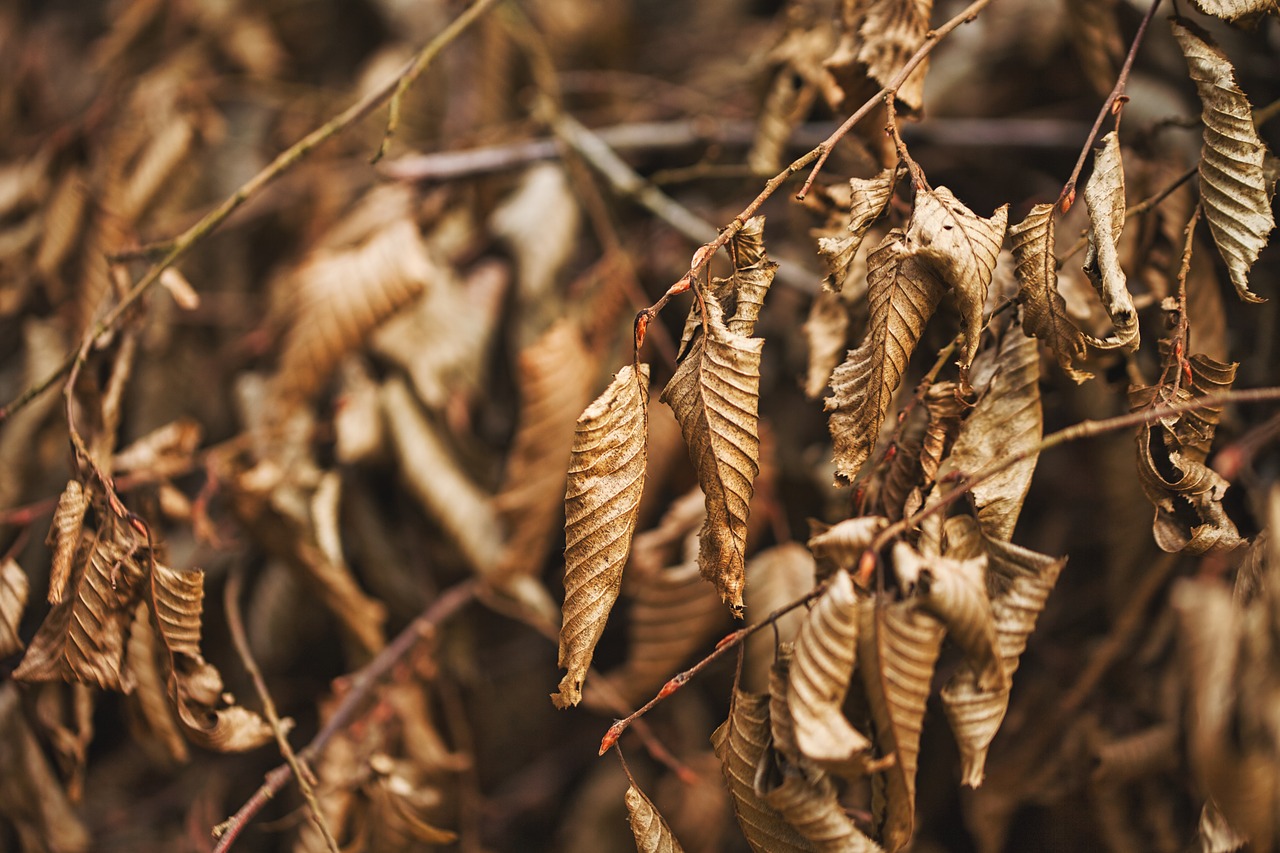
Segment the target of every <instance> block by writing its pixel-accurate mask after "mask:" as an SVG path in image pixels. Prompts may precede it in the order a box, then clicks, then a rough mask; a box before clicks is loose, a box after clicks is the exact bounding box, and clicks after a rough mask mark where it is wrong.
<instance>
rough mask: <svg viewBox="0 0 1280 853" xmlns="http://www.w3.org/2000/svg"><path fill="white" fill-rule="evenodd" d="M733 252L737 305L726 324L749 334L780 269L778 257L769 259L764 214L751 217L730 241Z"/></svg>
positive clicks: (730, 328) (731, 251)
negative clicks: (772, 259) (765, 244)
mask: <svg viewBox="0 0 1280 853" xmlns="http://www.w3.org/2000/svg"><path fill="white" fill-rule="evenodd" d="M729 251H730V253H731V254H732V256H733V277H732V278H731V279H730V282H731V283H732V285H733V297H734V309H733V316H732V317H730V318H729V320H728V322H727V323H725V326H726V327H727V328H728V329H729V333H730V334H733V335H741V336H743V337H744V338H749V337H751V336H752V335H753V334H755V331H756V321H757V320H758V319H759V318H760V310H761V309H762V308H764V298H765V296H766V295H767V294H768V293H769V287H770V286H771V285H772V284H773V277H774V275H775V274H776V273H777V271H778V264H777V262H776V261H771V260H769V257H768V254H767V253H766V252H765V248H764V217H763V216H753V217H751V218H750V219H748V220H747V221H746V222H745V223H744V224H743V226H742V228H741V229H739V230H738V233H737V234H735V235H733V239H732V240H730V241H729Z"/></svg>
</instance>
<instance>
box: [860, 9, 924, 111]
mask: <svg viewBox="0 0 1280 853" xmlns="http://www.w3.org/2000/svg"><path fill="white" fill-rule="evenodd" d="M863 9H865V11H864V12H863V16H864V17H863V18H862V23H861V26H860V27H859V29H858V35H859V36H860V37H861V44H860V45H859V46H858V54H857V55H858V61H859V62H861V63H862V64H863V65H865V66H867V74H868V76H870V77H871V78H872V79H873V80H875V81H876V82H877V83H879V84H880V85H881V86H887V85H888V84H889V81H890V80H892V79H893V77H894V75H896V74H897V73H898V71H899V69H901V68H902V66H903V65H905V64H906V62H907V60H908V59H910V58H911V55H912V54H913V53H915V52H916V50H917V49H919V47H920V45H921V44H922V43H923V42H924V38H925V35H926V34H927V33H928V32H929V16H930V14H931V13H932V12H933V0H869V2H867V3H866V4H863ZM928 68H929V62H928V60H927V59H926V60H925V61H924V62H921V63H920V64H919V65H918V66H916V69H915V70H914V71H912V72H911V75H910V76H909V77H907V79H906V80H905V81H904V82H903V84H902V86H901V87H900V88H899V89H898V93H897V98H898V100H899V101H901V102H902V103H903V104H905V105H906V106H907V107H908V108H910V109H912V110H918V109H920V108H921V106H923V104H924V76H925V72H926V71H927V70H928Z"/></svg>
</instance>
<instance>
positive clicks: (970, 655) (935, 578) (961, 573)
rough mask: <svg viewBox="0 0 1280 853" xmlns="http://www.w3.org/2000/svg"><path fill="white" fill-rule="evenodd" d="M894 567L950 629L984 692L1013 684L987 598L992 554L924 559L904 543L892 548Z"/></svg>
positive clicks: (920, 603)
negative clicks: (988, 572) (988, 565)
mask: <svg viewBox="0 0 1280 853" xmlns="http://www.w3.org/2000/svg"><path fill="white" fill-rule="evenodd" d="M893 568H894V571H895V573H896V574H897V575H898V578H899V580H900V582H901V583H902V584H903V586H904V587H914V588H915V590H916V596H915V600H916V601H917V602H919V605H920V607H922V608H923V609H925V610H927V611H928V612H930V613H932V614H933V615H934V616H937V617H938V618H939V619H941V620H942V621H943V623H945V624H946V626H947V634H948V636H950V637H951V639H953V640H955V642H956V645H958V646H959V647H960V648H961V649H962V650H963V651H964V653H965V655H966V658H967V661H968V663H969V665H970V666H971V667H972V668H973V670H974V672H976V673H977V676H978V682H977V684H978V689H979V690H981V691H983V692H989V691H995V690H1003V689H1006V688H1007V687H1008V686H1009V677H1008V675H1007V674H1006V673H1005V669H1004V661H1003V660H1002V658H1001V655H1000V650H999V648H998V640H997V639H996V625H995V619H994V617H993V615H992V609H991V600H990V599H989V598H988V597H987V583H986V569H987V556H986V554H980V555H978V556H976V557H971V558H969V559H953V558H951V557H923V556H921V555H920V552H918V551H917V550H916V549H915V548H913V547H912V546H910V545H908V544H907V543H905V542H898V543H896V544H895V545H894V546H893Z"/></svg>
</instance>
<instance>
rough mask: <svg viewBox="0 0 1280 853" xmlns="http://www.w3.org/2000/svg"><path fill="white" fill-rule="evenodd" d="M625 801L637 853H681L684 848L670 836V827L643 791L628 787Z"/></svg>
mask: <svg viewBox="0 0 1280 853" xmlns="http://www.w3.org/2000/svg"><path fill="white" fill-rule="evenodd" d="M625 801H626V804H627V819H628V821H630V823H631V834H632V835H634V836H635V837H636V850H637V851H638V853H683V850H684V848H683V847H681V846H680V842H679V841H677V840H676V838H675V836H674V835H672V834H671V827H669V826H667V822H666V821H665V820H663V819H662V815H660V814H658V810H657V809H656V808H654V805H653V803H651V802H650V801H649V798H648V797H646V796H645V795H644V792H643V791H641V790H640V789H639V788H637V787H636V786H635V785H634V784H633V785H630V786H628V787H627V793H626V795H625Z"/></svg>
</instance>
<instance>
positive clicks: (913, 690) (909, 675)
mask: <svg viewBox="0 0 1280 853" xmlns="http://www.w3.org/2000/svg"><path fill="white" fill-rule="evenodd" d="M944 633H945V631H944V629H943V627H942V623H940V622H939V621H938V620H937V619H935V618H934V617H932V616H930V615H929V614H927V613H924V612H923V611H920V610H917V609H915V607H914V605H912V604H911V603H910V602H905V601H900V602H895V603H891V604H890V603H885V602H884V601H883V600H882V599H880V598H868V599H864V600H863V601H861V602H860V603H859V606H858V671H859V672H860V673H862V683H863V685H864V686H865V687H866V690H867V702H868V704H869V705H870V707H871V719H872V722H873V723H874V724H875V740H876V745H877V746H878V747H879V752H880V754H881V755H884V756H888V755H890V754H892V755H894V756H895V757H896V761H894V763H893V765H892V766H891V767H889V768H888V769H886V770H885V771H884V773H883V774H882V775H880V776H877V777H876V779H877V780H879V784H882V785H883V786H884V787H883V799H880V800H879V803H878V804H877V802H876V799H875V798H873V801H872V805H873V808H874V810H875V811H876V815H875V820H876V826H877V829H878V832H879V836H880V843H881V844H882V845H884V848H885V850H887V851H889V853H893V851H895V850H901V849H902V848H903V847H904V846H906V845H907V843H908V842H909V841H910V840H911V834H912V832H913V831H914V827H915V800H916V766H917V762H918V758H919V754H920V731H921V728H922V727H923V725H924V711H925V703H926V702H927V701H928V699H929V683H930V681H931V680H932V679H933V668H934V665H935V664H936V663H937V660H938V653H939V651H940V650H941V648H942V637H943V634H944Z"/></svg>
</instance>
